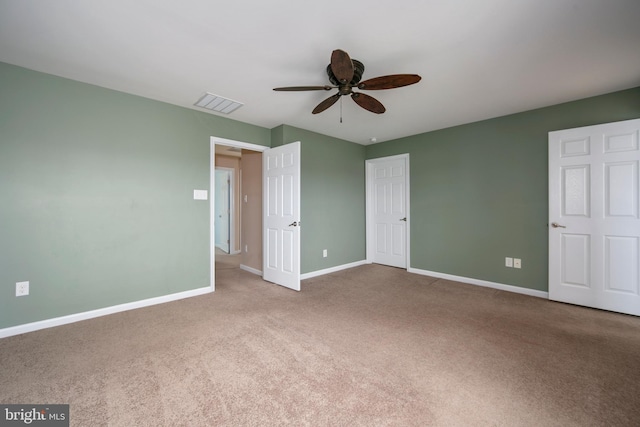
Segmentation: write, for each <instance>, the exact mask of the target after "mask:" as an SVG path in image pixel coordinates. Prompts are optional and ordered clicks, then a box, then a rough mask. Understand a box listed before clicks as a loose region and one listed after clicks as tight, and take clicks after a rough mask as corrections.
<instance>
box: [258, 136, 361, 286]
mask: <svg viewBox="0 0 640 427" xmlns="http://www.w3.org/2000/svg"><path fill="white" fill-rule="evenodd" d="M271 134H272V146H274V147H275V146H278V145H282V144H287V143H290V142H294V141H300V142H301V153H300V157H301V161H300V169H301V175H302V176H301V178H300V187H301V191H300V192H301V201H300V205H301V211H302V212H301V222H302V228H301V235H300V246H301V249H300V263H301V265H300V270H301V272H302V273H308V272H312V271H317V270H323V269H326V268H330V267H335V266H340V265H344V264H349V263H352V262H357V261H362V260H364V259H365V258H366V251H365V172H364V162H365V147H364V146H362V145H358V144H354V143H352V142H348V141H344V140H341V139H337V138H332V137H329V136H326V135H321V134H318V133H315V132H310V131H306V130H303V129H299V128H295V127H292V126H286V125H283V126H279V127H277V128H274V129H272V132H271ZM323 249H327V251H328V256H327V258H323V257H322V250H323Z"/></svg>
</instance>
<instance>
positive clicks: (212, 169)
mask: <svg viewBox="0 0 640 427" xmlns="http://www.w3.org/2000/svg"><path fill="white" fill-rule="evenodd" d="M216 145H224V146H227V147H236V148H241V149H242V148H244V149H246V150H251V151H258V152H260V153H262V152H264V151H266V150H268V149H269V148H270V147H267V146H265V145H258V144H252V143H250V142H242V141H236V140H233V139H227V138H220V137H217V136H212V137H211V138H210V140H209V189H210V193H211V194H210V197H209V283H210V286H211V291H212V292H214V291H215V290H216V234H215V232H216V229H215V223H216V221H215V206H214V203H215V188H216Z"/></svg>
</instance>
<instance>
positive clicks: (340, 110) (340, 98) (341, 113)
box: [340, 97, 342, 123]
mask: <svg viewBox="0 0 640 427" xmlns="http://www.w3.org/2000/svg"><path fill="white" fill-rule="evenodd" d="M340 123H342V97H340Z"/></svg>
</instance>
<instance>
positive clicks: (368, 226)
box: [365, 153, 411, 271]
mask: <svg viewBox="0 0 640 427" xmlns="http://www.w3.org/2000/svg"><path fill="white" fill-rule="evenodd" d="M398 159H404V160H405V167H406V169H405V181H404V182H405V202H406V210H407V223H406V227H405V234H406V235H405V244H406V247H405V253H406V254H407V257H406V262H407V267H406V270H407V271H409V266H410V265H411V175H410V174H411V171H410V169H409V168H410V163H411V161H410V160H411V157H410V156H409V153H404V154H397V155H394V156H387V157H378V158H375V159H368V160H365V173H366V177H365V199H366V200H365V206H366V207H365V209H366V213H365V236H366V243H365V250H366V258H367V262H368V263H373V252H374V250H375V249H374V248H373V247H372V245H373V243H374V239H373V209H372V207H371V204H372V203H373V200H374V198H373V194H372V191H373V188H372V187H371V185H372V182H371V179H370V177H371V171H372V168H373V165H374V164H375V163H380V162H386V161H389V160H398Z"/></svg>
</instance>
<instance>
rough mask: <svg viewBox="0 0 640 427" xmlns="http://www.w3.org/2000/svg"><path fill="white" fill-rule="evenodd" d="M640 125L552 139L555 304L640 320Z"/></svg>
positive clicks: (552, 283) (563, 133)
mask: <svg viewBox="0 0 640 427" xmlns="http://www.w3.org/2000/svg"><path fill="white" fill-rule="evenodd" d="M639 138H640V119H638V120H627V121H623V122H616V123H608V124H604V125H597V126H588V127H584V128H578V129H568V130H563V131H556V132H550V133H549V298H550V299H552V300H555V301H562V302H568V303H572V304H579V305H584V306H588V307H594V308H600V309H604V310H611V311H617V312H620V313H627V314H634V315H636V316H640V277H639V274H638V273H639V265H640V216H639V210H638V208H639V204H638V203H639V200H638V199H639V197H640V192H639V177H638V167H639V163H640V150H639V146H638V142H639V141H638V140H639Z"/></svg>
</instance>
